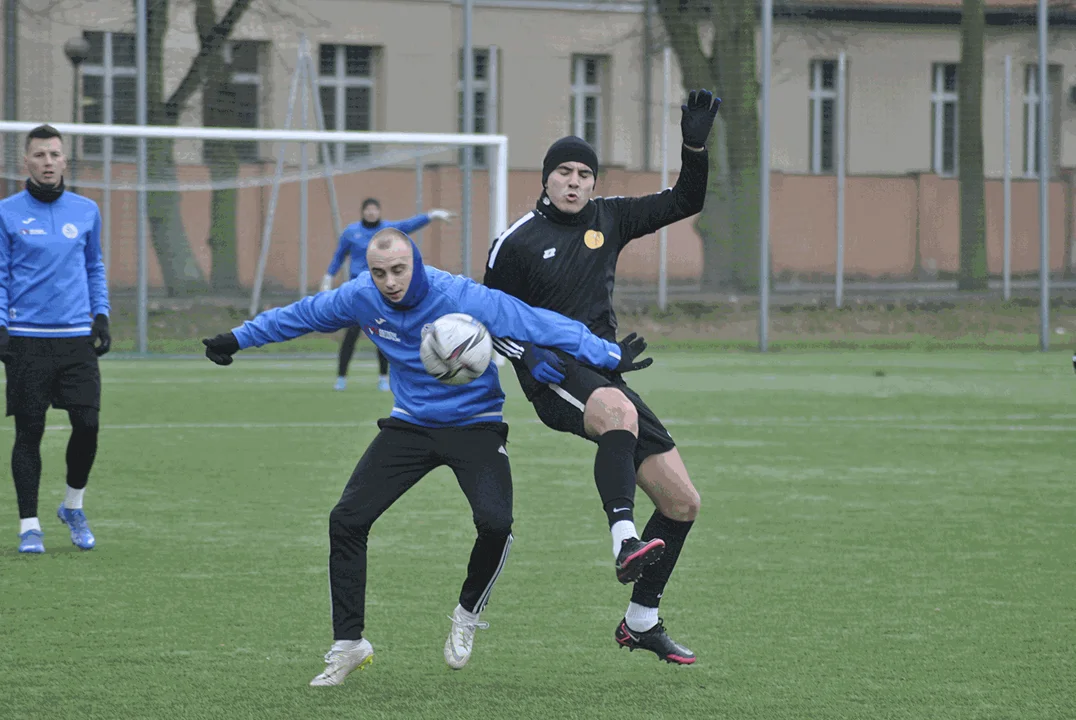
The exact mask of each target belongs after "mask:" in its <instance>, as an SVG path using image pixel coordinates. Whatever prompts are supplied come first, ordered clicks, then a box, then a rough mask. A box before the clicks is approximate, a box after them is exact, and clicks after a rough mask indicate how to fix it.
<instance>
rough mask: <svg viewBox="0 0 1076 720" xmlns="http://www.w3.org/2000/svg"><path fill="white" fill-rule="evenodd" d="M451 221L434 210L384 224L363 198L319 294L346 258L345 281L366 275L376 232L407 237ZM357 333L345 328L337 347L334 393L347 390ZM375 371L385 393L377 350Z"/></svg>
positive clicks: (377, 207)
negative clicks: (386, 230) (432, 224)
mask: <svg viewBox="0 0 1076 720" xmlns="http://www.w3.org/2000/svg"><path fill="white" fill-rule="evenodd" d="M453 217H455V214H454V213H451V212H449V211H448V210H441V209H435V210H430V211H429V212H428V213H425V214H423V215H415V216H414V217H411V218H407V219H406V220H396V221H392V220H387V221H386V220H382V219H381V203H380V202H378V201H377V199H376V198H366V199H365V200H363V201H362V220H360V221H359V222H357V223H352V224H351V225H348V226H347V227H346V228H344V232H343V233H342V234H341V235H340V244H339V245H337V246H336V252H335V253H333V258H332V260H331V261H329V269H328V270H326V271H325V277H323V278H322V279H321V290H322V292H324V291H326V290H331V289H332V286H333V277H334V276H335V275H336V273H337V271H338V270H339V269H340V267H341V266H342V265H343V264H344V260H346V259H347V257H348V256H349V255H350V256H351V265H350V268H349V274H348V277H349V278H350V279H352V280H354V279H355V278H357V277H358V276H359V275H360V274H361V273H364V272H366V270H367V269H368V268H367V266H366V246H367V245H369V244H370V238H372V237H373V236H374V233H376V232H377V231H378V230H382V229H384V228H388V227H394V228H396V229H397V230H400V231H402V232H404V233H407V234H410V233H413V232H415V231H416V230H419V229H421V228H424V227H426V226H427V225H429V224H430V221H431V220H442V221H447V220H450V219H452V218H453ZM361 333H362V328H357V327H355V328H348V330H347V332H346V333H344V340H343V342H341V343H340V356H339V358H338V359H337V367H336V383H335V384H334V385H333V389H334V390H344V389H346V388H347V368H348V365H350V364H351V356H352V354H353V353H354V352H355V343H356V342H358V340H359V335H360V334H361ZM377 370H378V377H377V388H378V390H382V391H384V392H388V389H389V364H388V361H387V360H385V356H384V355H383V354H382V353H381V351H380V350H378V351H377Z"/></svg>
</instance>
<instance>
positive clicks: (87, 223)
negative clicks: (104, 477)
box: [0, 125, 111, 553]
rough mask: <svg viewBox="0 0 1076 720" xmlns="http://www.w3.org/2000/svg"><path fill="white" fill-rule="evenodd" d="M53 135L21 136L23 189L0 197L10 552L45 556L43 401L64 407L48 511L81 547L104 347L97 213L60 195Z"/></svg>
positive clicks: (58, 142)
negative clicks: (60, 473) (65, 427)
mask: <svg viewBox="0 0 1076 720" xmlns="http://www.w3.org/2000/svg"><path fill="white" fill-rule="evenodd" d="M66 166H67V160H66V158H65V157H64V149H63V138H62V137H61V136H60V133H59V132H57V130H56V129H55V128H53V127H51V126H49V125H41V126H39V127H37V128H34V129H33V130H31V131H30V133H29V135H28V136H27V138H26V169H27V171H28V172H29V174H30V177H29V179H28V180H27V181H26V189H25V190H24V191H22V192H20V193H18V194H16V195H12V196H11V197H9V198H6V199H4V200H3V201H0V357H2V358H3V361H4V371H5V374H6V375H7V414H8V415H9V416H10V415H14V416H15V447H14V449H13V450H12V452H11V475H12V477H13V478H14V480H15V494H16V496H17V498H18V505H19V518H20V528H19V552H23V553H43V552H45V545H44V538H43V535H42V532H41V523H40V521H39V520H38V518H37V496H38V488H39V486H40V483H41V438H42V436H43V435H44V432H45V413H46V412H47V411H48V408H49V406H50V405H51V406H52V407H54V408H62V409H64V410H67V414H68V417H69V418H70V420H71V439H70V440H69V441H68V444H67V495H66V497H65V498H64V501H63V503H62V504H61V505H60V507H59V509H58V510H57V512H56V514H57V516H58V517H59V518H60V520H61V521H62V522H64V523H65V524H66V525H67V526H68V528H69V529H70V531H71V542H73V543H74V544H75V545H76V546H77V547H79V548H81V549H83V550H90V549H92V548H93V546H94V545H95V543H96V541H95V539H94V536H93V533H92V532H91V531H90V527H89V525H88V524H87V522H86V515H85V513H84V512H83V511H82V496H83V493H84V492H85V491H86V484H87V482H88V480H89V476H90V468H91V467H93V461H94V457H95V456H96V454H97V427H98V423H97V419H98V412H99V411H100V408H101V373H100V370H99V369H98V366H97V358H98V356H100V355H104V354H105V353H106V352H108V350H109V346H110V345H111V338H110V336H109V332H108V313H109V302H108V286H107V284H106V282H105V265H104V263H103V262H102V261H101V214H100V212H99V211H98V209H97V204H96V203H94V202H93V201H92V200H89V199H87V198H84V197H81V196H80V195H75V194H74V193H71V192H65V190H64V183H63V171H64V168H65V167H66Z"/></svg>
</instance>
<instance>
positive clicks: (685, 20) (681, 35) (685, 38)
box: [659, 0, 716, 87]
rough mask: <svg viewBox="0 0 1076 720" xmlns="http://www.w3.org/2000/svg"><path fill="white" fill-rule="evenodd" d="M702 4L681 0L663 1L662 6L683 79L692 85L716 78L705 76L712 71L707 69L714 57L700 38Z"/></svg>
mask: <svg viewBox="0 0 1076 720" xmlns="http://www.w3.org/2000/svg"><path fill="white" fill-rule="evenodd" d="M701 5H702V3H699V2H698V0H680V2H679V3H677V2H663V3H661V4H660V6H659V15H660V16H661V22H662V24H663V25H664V26H665V34H666V35H667V36H668V39H669V45H670V46H671V47H672V49H673V52H675V53H676V58H677V60H678V61H679V62H680V72H681V75H682V77H683V83H684V85H685V86H690V87H705V86H706V85H709V84H711V82H709V81H710V80H712V78H704V77H702V76H703V75H704V74H705V75H709V74H710V72H709V70H707V67H708V65H709V63H710V58H708V57H707V56H706V53H704V52H703V50H702V44H701V42H700V40H699V23H700V21H702V20H703V19H705V14H704V12H705V9H704V8H702V7H701ZM715 54H716V53H715ZM704 81H705V82H704Z"/></svg>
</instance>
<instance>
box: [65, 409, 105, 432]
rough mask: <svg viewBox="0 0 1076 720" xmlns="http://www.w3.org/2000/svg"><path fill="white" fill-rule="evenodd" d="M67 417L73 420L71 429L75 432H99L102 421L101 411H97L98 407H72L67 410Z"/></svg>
mask: <svg viewBox="0 0 1076 720" xmlns="http://www.w3.org/2000/svg"><path fill="white" fill-rule="evenodd" d="M67 417H68V418H69V419H70V420H71V429H72V430H74V431H75V432H82V433H96V432H97V429H98V427H99V423H100V413H99V412H98V411H97V408H91V407H76V408H71V409H70V410H68V411H67Z"/></svg>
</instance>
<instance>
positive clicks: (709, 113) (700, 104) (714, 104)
mask: <svg viewBox="0 0 1076 720" xmlns="http://www.w3.org/2000/svg"><path fill="white" fill-rule="evenodd" d="M719 107H721V98H715V97H714V96H713V93H711V92H710V91H709V90H692V91H691V93H690V94H689V95H688V98H687V105H681V106H680V110H681V111H682V112H683V115H682V116H681V117H680V134H681V135H682V136H683V138H684V144H685V145H687V146H688V147H690V148H704V147H706V138H707V137H709V135H710V128H712V127H713V126H714V118H715V117H717V109H718V108H719Z"/></svg>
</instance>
